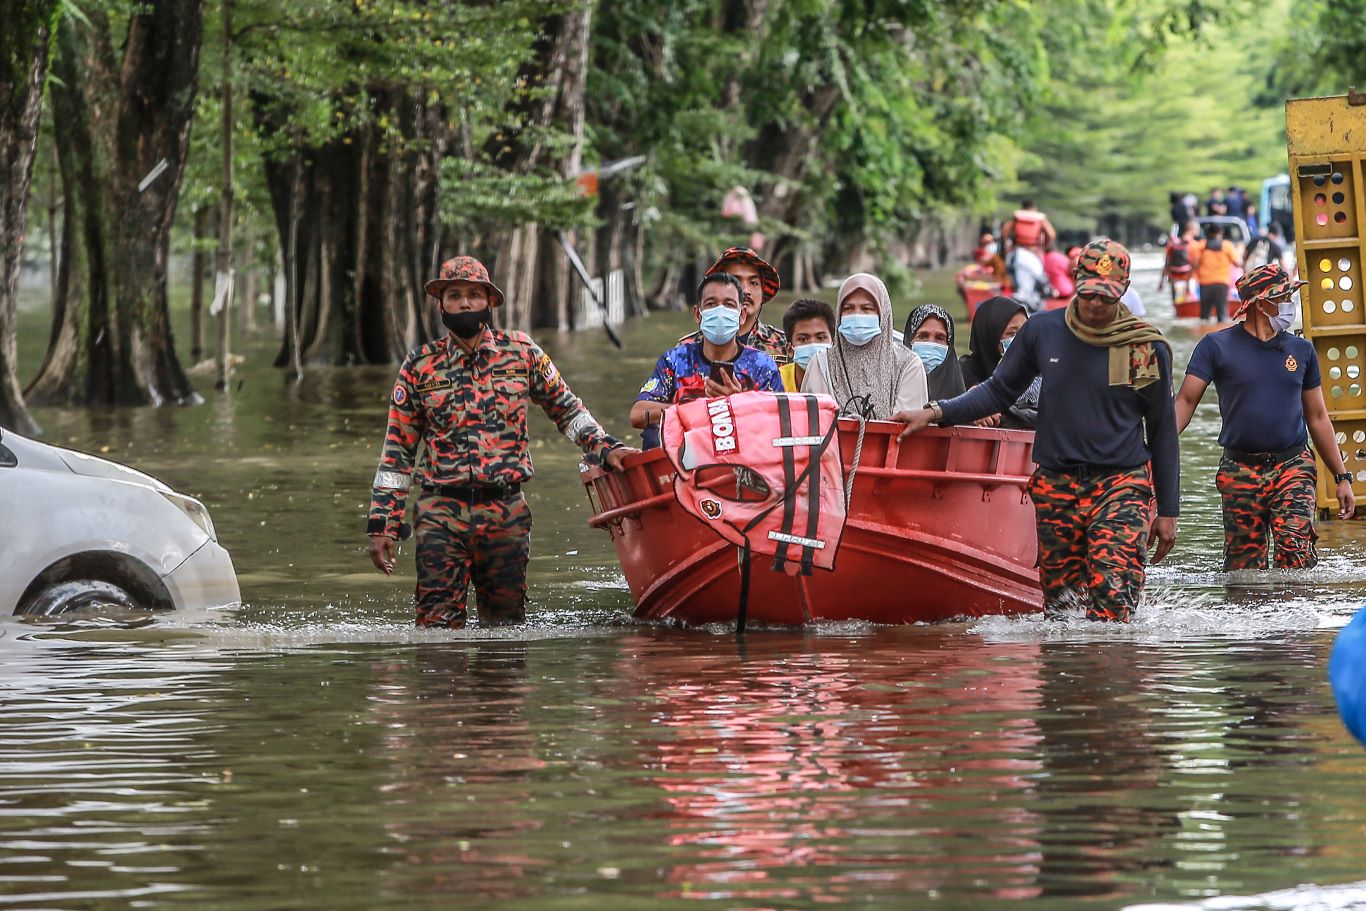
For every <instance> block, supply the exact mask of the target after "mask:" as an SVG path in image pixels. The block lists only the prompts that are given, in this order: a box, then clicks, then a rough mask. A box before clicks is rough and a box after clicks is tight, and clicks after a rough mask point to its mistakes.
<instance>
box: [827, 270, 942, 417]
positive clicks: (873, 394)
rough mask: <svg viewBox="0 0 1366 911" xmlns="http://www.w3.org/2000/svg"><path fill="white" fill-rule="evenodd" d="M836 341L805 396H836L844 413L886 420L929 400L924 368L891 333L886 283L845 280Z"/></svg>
mask: <svg viewBox="0 0 1366 911" xmlns="http://www.w3.org/2000/svg"><path fill="white" fill-rule="evenodd" d="M835 312H836V314H837V315H838V317H839V326H838V332H837V333H836V337H835V343H834V344H833V345H832V346H830V347H829V348H827V349H826V350H825V351H819V352H817V353H816V356H815V357H813V358H812V359H811V363H810V365H808V366H807V368H806V376H805V377H804V378H803V380H802V392H816V393H823V394H825V395H829V396H833V397H834V399H835V401H837V402H839V406H840V411H841V412H843V413H846V414H862V415H864V416H865V417H868V418H871V419H874V420H879V421H885V420H888V419H890V418H891V416H892V415H894V414H896V413H897V412H900V411H914V410H915V409H917V408H921V407H923V406H924V405H925V403H926V402H927V401H928V400H929V394H928V392H927V391H926V385H925V365H924V364H923V363H921V361H920V358H919V357H917V356H916V355H915V353H914V352H912V351H909V350H908V349H906V348H905V347H903V346H901V345H899V344H897V341H896V339H895V338H894V337H893V335H892V299H891V297H890V295H888V294H887V286H886V285H884V284H883V283H882V279H880V278H878V277H877V276H876V275H869V274H868V273H867V272H859V273H858V274H856V275H851V276H849V277H848V278H847V279H845V281H844V284H843V285H841V286H840V293H839V297H838V298H837V302H836V304H835Z"/></svg>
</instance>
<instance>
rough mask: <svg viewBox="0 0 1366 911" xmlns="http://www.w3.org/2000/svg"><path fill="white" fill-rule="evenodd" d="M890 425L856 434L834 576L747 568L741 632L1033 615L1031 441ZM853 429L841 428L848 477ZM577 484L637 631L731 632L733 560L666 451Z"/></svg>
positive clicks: (853, 425)
mask: <svg viewBox="0 0 1366 911" xmlns="http://www.w3.org/2000/svg"><path fill="white" fill-rule="evenodd" d="M901 429H902V428H901V425H900V424H893V423H889V422H885V421H874V422H870V423H868V424H867V425H866V428H865V433H864V437H863V445H862V452H861V455H860V459H859V466H858V470H857V472H856V473H855V480H854V486H853V496H852V498H851V500H850V503H849V506H848V522H847V524H846V525H845V529H844V536H843V539H842V541H841V543H840V546H839V552H838V556H837V558H836V561H835V569H834V570H833V571H830V572H826V571H822V570H820V569H817V570H815V571H814V573H813V574H812V575H809V576H801V575H787V574H784V573H781V572H774V571H772V570H770V569H769V565H768V564H769V561H768V560H767V559H762V558H755V559H754V561H753V563H752V564H751V565H752V567H753V569H752V572H751V579H750V593H749V601H748V608H747V610H748V619H749V622H751V623H768V624H777V625H799V624H804V623H810V622H813V621H818V620H826V621H830V620H867V621H872V622H874V623H917V622H929V621H937V620H947V619H950V618H953V617H963V616H982V615H986V614H1024V613H1032V612H1037V611H1040V610H1042V609H1043V601H1042V595H1041V594H1040V589H1039V576H1038V571H1037V570H1036V568H1035V558H1036V554H1037V546H1038V545H1037V540H1036V538H1035V528H1034V508H1033V505H1032V504H1031V502H1030V500H1029V496H1028V494H1027V493H1026V491H1025V485H1026V484H1027V483H1028V480H1029V475H1030V473H1031V472H1032V471H1033V462H1032V459H1031V453H1032V451H1033V445H1034V434H1033V433H1032V432H1031V431H1021V430H995V429H985V428H978V427H948V428H932V429H930V430H926V431H923V432H921V433H918V434H916V435H915V436H913V437H910V438H909V439H907V440H906V441H905V442H904V443H898V442H897V439H896V435H897V434H898V433H899V432H900V431H901ZM858 435H859V430H858V423H857V422H855V421H850V420H847V419H845V420H841V421H840V429H839V437H840V446H841V450H842V454H843V459H844V464H845V465H846V466H849V465H852V464H853V463H854V450H855V447H856V445H857V440H858ZM581 478H582V480H583V483H584V486H585V487H586V488H587V491H588V501H589V504H590V506H591V507H592V511H593V515H592V517H591V518H590V519H589V520H588V524H589V525H590V526H592V527H594V528H605V529H607V531H608V533H609V534H610V535H611V536H612V542H613V544H615V545H616V549H617V556H618V557H619V558H620V560H621V566H622V569H623V571H624V572H625V575H626V581H627V584H628V585H629V586H630V588H631V595H632V596H633V598H634V599H635V603H636V610H635V615H636V616H637V617H639V618H642V619H671V620H678V621H681V622H684V623H688V624H700V623H712V622H720V623H733V622H734V621H735V620H736V617H737V614H738V610H739V596H740V573H739V571H738V568H737V560H736V556H737V549H736V547H735V546H734V545H732V544H729V543H727V542H725V541H723V540H721V538H720V537H718V536H717V535H716V534H715V533H714V532H713V531H712V530H711V529H710V528H709V527H707V526H706V525H705V524H704V523H702V522H701V521H699V520H698V519H696V518H694V517H693V516H692V515H690V514H689V513H687V512H685V511H684V510H683V508H682V507H681V506H680V505H679V503H678V500H677V498H676V497H675V495H674V488H673V481H674V472H673V467H672V465H671V464H670V463H669V460H668V458H667V457H666V456H665V454H664V452H663V451H662V450H659V449H656V450H652V451H649V452H645V453H641V454H640V455H637V456H632V457H630V458H629V459H627V461H626V466H625V470H624V471H621V472H617V473H611V472H606V471H603V470H602V469H601V468H589V469H586V470H585V471H584V472H583V473H582V475H581Z"/></svg>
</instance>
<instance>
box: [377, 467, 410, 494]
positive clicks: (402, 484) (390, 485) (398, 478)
mask: <svg viewBox="0 0 1366 911" xmlns="http://www.w3.org/2000/svg"><path fill="white" fill-rule="evenodd" d="M375 486H376V487H379V488H383V489H385V490H407V489H408V488H410V487H412V486H413V476H412V475H410V474H405V473H404V472H401V471H385V470H384V469H383V468H381V469H380V470H379V471H377V472H375Z"/></svg>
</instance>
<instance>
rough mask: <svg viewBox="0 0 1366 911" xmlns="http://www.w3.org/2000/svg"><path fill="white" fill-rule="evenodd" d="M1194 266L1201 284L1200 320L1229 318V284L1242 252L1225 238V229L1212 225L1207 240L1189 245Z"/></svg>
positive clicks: (1225, 319)
mask: <svg viewBox="0 0 1366 911" xmlns="http://www.w3.org/2000/svg"><path fill="white" fill-rule="evenodd" d="M1190 260H1191V265H1193V266H1194V267H1195V280H1196V281H1197V282H1199V283H1200V320H1201V322H1204V321H1205V320H1207V319H1214V320H1215V321H1216V322H1220V323H1223V322H1227V321H1228V287H1229V285H1230V284H1232V283H1233V267H1234V266H1237V265H1240V264H1241V263H1242V254H1241V252H1240V251H1239V250H1238V249H1237V248H1236V247H1235V246H1234V245H1233V244H1232V243H1230V242H1229V241H1227V240H1225V239H1224V229H1223V228H1222V227H1220V226H1219V225H1217V224H1216V225H1210V226H1209V227H1208V228H1206V229H1205V239H1204V240H1197V241H1196V242H1195V243H1193V244H1191V245H1190Z"/></svg>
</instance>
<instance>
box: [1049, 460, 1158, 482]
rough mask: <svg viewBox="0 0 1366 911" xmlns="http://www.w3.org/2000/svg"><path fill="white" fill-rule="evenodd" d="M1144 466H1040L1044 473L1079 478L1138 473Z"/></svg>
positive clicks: (1073, 464) (1082, 464)
mask: <svg viewBox="0 0 1366 911" xmlns="http://www.w3.org/2000/svg"><path fill="white" fill-rule="evenodd" d="M1146 465H1147V463H1146V462H1145V463H1144V464H1143V465H1128V466H1123V465H1089V464H1087V463H1085V462H1074V463H1071V464H1067V465H1040V466H1039V467H1040V468H1042V469H1043V470H1044V471H1052V472H1056V473H1058V474H1070V475H1076V476H1077V477H1079V478H1095V477H1104V476H1105V475H1112V474H1122V473H1124V472H1126V471H1137V470H1138V469H1140V468H1144V467H1146Z"/></svg>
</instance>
